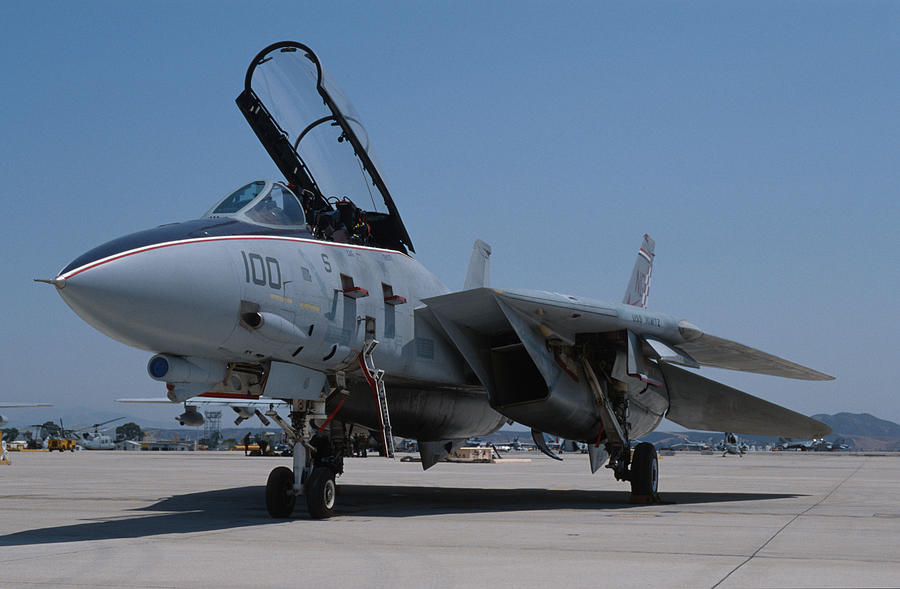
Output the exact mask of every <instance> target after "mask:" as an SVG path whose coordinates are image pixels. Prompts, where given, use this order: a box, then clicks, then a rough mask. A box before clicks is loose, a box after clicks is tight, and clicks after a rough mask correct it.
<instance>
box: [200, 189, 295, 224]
mask: <svg viewBox="0 0 900 589" xmlns="http://www.w3.org/2000/svg"><path fill="white" fill-rule="evenodd" d="M204 217H207V218H220V217H229V218H232V219H236V220H238V221H243V222H245V223H250V224H252V225H262V226H263V227H270V228H273V229H288V230H289V229H300V230H302V229H306V216H305V215H304V214H303V206H302V205H301V204H300V199H298V198H297V196H296V195H295V194H294V193H293V192H292V191H291V189H290V188H288V187H287V186H285V185H284V184H282V183H281V182H268V181H263V180H258V181H256V182H251V183H249V184H247V185H245V186H241V187H240V188H238V189H237V190H235V191H234V192H232V193H231V194H229V195H228V196H226V197H225V198H223V199H222V200H221V201H219V202H218V203H217V204H216V205H215V206H214V207H213V208H211V209H210V210H209V211H207V213H206V214H205V215H204Z"/></svg>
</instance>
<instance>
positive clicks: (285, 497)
mask: <svg viewBox="0 0 900 589" xmlns="http://www.w3.org/2000/svg"><path fill="white" fill-rule="evenodd" d="M296 501H297V495H296V494H295V493H294V471H292V470H291V469H290V468H288V467H286V466H279V467H278V468H275V469H273V470H272V472H270V473H269V480H268V481H266V511H268V512H269V515H271V516H272V517H275V518H279V519H281V518H286V517H291V514H292V513H293V512H294V504H295V503H296Z"/></svg>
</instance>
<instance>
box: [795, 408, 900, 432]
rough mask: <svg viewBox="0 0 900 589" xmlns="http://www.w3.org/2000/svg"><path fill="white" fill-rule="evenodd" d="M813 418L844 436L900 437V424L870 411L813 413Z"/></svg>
mask: <svg viewBox="0 0 900 589" xmlns="http://www.w3.org/2000/svg"><path fill="white" fill-rule="evenodd" d="M812 418H813V419H818V420H819V421H821V422H822V423H825V424H827V425H829V426H831V429H833V430H834V433H836V434H838V435H842V436H876V437H893V438H900V425H898V424H896V423H894V422H893V421H887V420H885V419H879V418H877V417H875V416H874V415H870V414H868V413H837V414H835V415H827V414H825V413H820V414H818V415H813V416H812Z"/></svg>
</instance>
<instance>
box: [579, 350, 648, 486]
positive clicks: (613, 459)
mask: <svg viewBox="0 0 900 589" xmlns="http://www.w3.org/2000/svg"><path fill="white" fill-rule="evenodd" d="M582 364H583V366H584V371H585V376H586V377H587V381H588V386H590V387H591V391H592V392H593V393H594V397H595V398H596V400H597V404H598V406H599V407H600V418H601V421H602V424H603V432H604V434H603V435H604V436H605V440H606V448H607V451H608V452H609V463H608V464H607V465H606V467H607V468H609V469H612V471H613V473H614V474H615V477H616V480H619V481H630V482H631V500H632V501H634V502H640V503H658V502H659V495H658V494H657V488H658V484H659V465H658V463H657V456H656V448H655V447H654V446H653V444H651V443H649V442H641V443H640V444H638V445H637V446H635V448H634V452H633V453H632V451H631V444H630V442H629V439H628V420H627V416H628V388H627V386H626V384H625V383H624V382H621V381H617V380H614V379H612V378H609V377H608V376H607V379H606V380H605V381H601V380H599V379H598V378H597V375H596V373H595V372H594V369H593V366H591V362H590V360H589V358H588V357H587V356H584V357H582ZM604 376H606V374H605V373H604Z"/></svg>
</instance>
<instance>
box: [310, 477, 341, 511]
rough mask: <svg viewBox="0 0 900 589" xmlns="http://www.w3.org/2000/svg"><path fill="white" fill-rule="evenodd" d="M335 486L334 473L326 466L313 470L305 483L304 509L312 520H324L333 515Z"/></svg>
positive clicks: (335, 495) (335, 494)
mask: <svg viewBox="0 0 900 589" xmlns="http://www.w3.org/2000/svg"><path fill="white" fill-rule="evenodd" d="M336 497H337V486H336V485H335V484H334V471H333V470H331V469H330V468H328V467H327V466H319V467H317V468H315V469H313V471H312V474H311V475H310V476H309V482H307V483H306V507H307V509H309V515H310V517H312V518H313V519H325V518H328V517H331V516H332V515H334V504H335V499H336Z"/></svg>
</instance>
